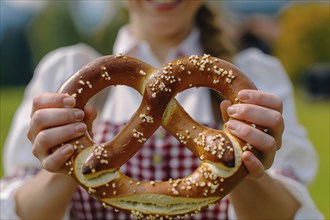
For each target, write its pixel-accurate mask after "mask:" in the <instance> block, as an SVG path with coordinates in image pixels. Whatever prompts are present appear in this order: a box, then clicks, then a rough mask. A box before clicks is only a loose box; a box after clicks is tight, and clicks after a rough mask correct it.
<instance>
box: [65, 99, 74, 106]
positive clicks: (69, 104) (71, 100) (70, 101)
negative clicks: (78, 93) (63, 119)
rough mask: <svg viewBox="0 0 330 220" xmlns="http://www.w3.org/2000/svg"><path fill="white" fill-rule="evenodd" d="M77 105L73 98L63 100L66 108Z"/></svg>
mask: <svg viewBox="0 0 330 220" xmlns="http://www.w3.org/2000/svg"><path fill="white" fill-rule="evenodd" d="M74 104H75V99H74V98H73V97H66V98H64V99H63V105H64V107H73V106H74Z"/></svg>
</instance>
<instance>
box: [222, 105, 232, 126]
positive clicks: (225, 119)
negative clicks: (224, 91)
mask: <svg viewBox="0 0 330 220" xmlns="http://www.w3.org/2000/svg"><path fill="white" fill-rule="evenodd" d="M231 104H232V103H231V101H229V100H223V101H222V102H221V103H220V111H221V115H222V119H223V122H224V123H226V122H227V121H228V120H229V116H228V114H227V108H228V107H229V106H230V105H231Z"/></svg>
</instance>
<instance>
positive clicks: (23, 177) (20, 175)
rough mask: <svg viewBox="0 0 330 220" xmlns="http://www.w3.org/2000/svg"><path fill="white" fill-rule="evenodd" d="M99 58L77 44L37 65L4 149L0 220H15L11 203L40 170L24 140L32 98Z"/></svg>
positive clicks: (26, 139)
mask: <svg viewBox="0 0 330 220" xmlns="http://www.w3.org/2000/svg"><path fill="white" fill-rule="evenodd" d="M98 56H100V55H99V54H98V53H97V52H96V51H95V50H93V49H92V48H90V47H89V46H87V45H84V44H77V45H74V46H69V47H64V48H59V49H57V50H55V51H53V52H51V53H49V54H48V55H46V56H45V57H44V58H43V59H42V60H41V62H40V63H39V64H38V66H37V68H36V70H35V72H34V75H33V78H32V80H31V82H30V83H29V84H28V86H27V87H26V89H25V92H24V96H23V101H22V102H21V104H20V106H19V107H18V109H17V111H16V113H15V115H14V118H13V121H12V124H11V128H10V130H9V134H8V137H7V139H6V142H5V146H4V152H3V168H4V174H5V176H4V178H3V179H2V180H1V194H0V196H1V219H15V218H17V216H16V215H15V203H14V199H13V198H14V195H15V192H16V191H17V189H18V188H19V187H21V186H22V185H24V183H25V182H26V181H28V180H29V179H30V178H31V176H33V174H31V173H32V171H35V170H38V169H40V163H39V162H38V160H37V159H36V158H35V157H34V156H33V155H32V151H31V148H32V144H31V143H30V141H29V140H28V138H27V131H28V128H29V125H30V112H31V107H32V100H33V98H34V97H36V96H38V95H39V94H41V93H43V92H56V91H57V89H58V88H59V86H60V85H61V84H62V83H63V82H64V81H65V80H66V79H67V78H68V77H69V76H70V75H71V74H73V73H75V72H76V71H77V70H78V69H79V68H80V67H82V66H83V65H85V64H87V63H88V62H89V61H91V60H92V59H95V58H96V57H98ZM34 173H35V172H34Z"/></svg>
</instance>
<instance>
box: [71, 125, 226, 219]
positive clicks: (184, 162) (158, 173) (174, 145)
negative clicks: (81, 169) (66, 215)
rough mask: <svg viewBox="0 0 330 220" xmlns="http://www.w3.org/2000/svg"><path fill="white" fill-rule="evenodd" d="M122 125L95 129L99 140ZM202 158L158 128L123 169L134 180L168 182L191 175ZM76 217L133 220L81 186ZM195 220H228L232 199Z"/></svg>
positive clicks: (74, 210) (76, 198) (73, 214)
mask: <svg viewBox="0 0 330 220" xmlns="http://www.w3.org/2000/svg"><path fill="white" fill-rule="evenodd" d="M121 128H122V126H118V125H113V124H110V123H108V122H103V123H101V124H100V126H98V129H97V131H96V132H95V136H94V139H95V142H101V143H104V142H106V141H107V140H110V139H112V137H113V136H114V135H115V134H116V133H117V132H118V131H119V130H120V129H121ZM199 162H200V160H199V159H198V158H197V157H196V156H195V155H193V154H192V153H191V152H190V151H189V150H188V149H187V148H186V147H184V146H183V145H182V144H180V143H179V142H178V141H177V140H176V139H175V138H174V137H173V136H171V135H170V134H168V133H167V132H166V131H165V130H164V129H162V128H159V129H158V131H157V132H156V133H155V134H154V135H153V136H152V137H151V138H150V139H149V140H148V141H147V142H146V143H145V144H144V146H143V148H142V149H141V150H140V151H139V152H138V153H137V154H136V155H135V156H134V157H132V158H131V159H130V160H129V161H128V162H127V163H126V164H125V165H123V166H122V167H121V171H122V172H123V173H125V174H126V175H128V176H130V177H131V178H133V179H137V180H142V181H150V180H156V181H167V180H168V179H169V178H173V179H177V178H180V177H184V176H187V175H189V174H191V173H192V172H193V171H195V170H196V169H197V167H198V165H199ZM71 218H72V219H79V220H80V219H102V220H104V219H114V220H120V219H125V220H126V219H131V216H130V213H125V212H116V211H114V209H113V208H111V207H109V208H104V207H103V206H102V203H101V202H99V201H98V200H96V199H94V198H93V197H91V196H90V195H89V194H88V193H87V192H86V191H85V190H84V189H82V188H79V189H78V190H77V191H76V192H75V193H74V196H73V200H72V209H71ZM191 219H207V220H213V219H228V199H222V200H221V201H220V202H219V203H218V204H217V205H216V206H214V207H212V208H208V209H206V210H205V211H203V212H201V213H199V214H197V215H196V216H194V217H191Z"/></svg>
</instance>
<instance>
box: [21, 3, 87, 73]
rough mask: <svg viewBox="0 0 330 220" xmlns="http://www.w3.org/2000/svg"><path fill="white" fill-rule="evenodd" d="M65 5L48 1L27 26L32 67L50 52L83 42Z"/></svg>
mask: <svg viewBox="0 0 330 220" xmlns="http://www.w3.org/2000/svg"><path fill="white" fill-rule="evenodd" d="M67 4H68V2H66V1H50V2H49V4H48V6H47V8H45V9H44V10H43V11H42V12H41V13H40V14H39V15H38V16H37V17H36V18H35V19H34V20H33V21H32V22H31V24H30V25H29V26H28V29H27V31H28V38H29V43H30V47H31V50H32V53H33V64H34V66H35V65H36V64H37V63H38V62H39V61H40V59H41V58H42V57H43V56H44V55H45V54H47V53H48V52H50V51H51V50H54V49H56V48H58V47H62V46H66V45H71V44H75V43H78V42H81V41H82V40H83V39H82V38H81V36H79V34H78V32H77V30H76V28H75V26H74V24H73V22H72V19H71V16H70V13H69V11H68V7H67Z"/></svg>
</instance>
